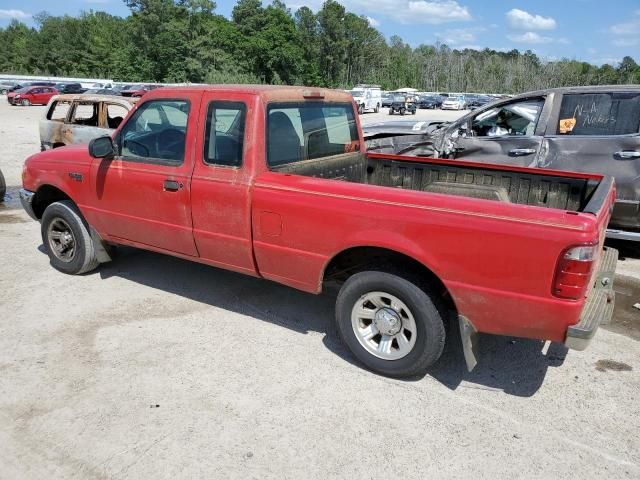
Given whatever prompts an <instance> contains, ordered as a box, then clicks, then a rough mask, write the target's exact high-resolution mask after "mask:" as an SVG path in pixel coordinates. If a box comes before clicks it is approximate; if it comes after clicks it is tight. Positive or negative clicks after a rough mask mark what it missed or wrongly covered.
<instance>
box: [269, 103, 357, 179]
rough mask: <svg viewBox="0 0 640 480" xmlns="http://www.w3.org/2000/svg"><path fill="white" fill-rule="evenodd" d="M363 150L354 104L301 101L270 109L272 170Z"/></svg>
mask: <svg viewBox="0 0 640 480" xmlns="http://www.w3.org/2000/svg"><path fill="white" fill-rule="evenodd" d="M359 150H360V142H359V137H358V129H357V126H356V120H355V116H354V112H353V107H352V104H351V103H329V102H298V103H271V104H269V105H268V106H267V165H268V166H269V168H271V169H276V170H277V168H278V167H279V166H281V165H287V164H291V163H296V162H302V161H306V160H314V159H320V158H327V157H333V156H336V155H344V154H348V153H351V152H356V151H359Z"/></svg>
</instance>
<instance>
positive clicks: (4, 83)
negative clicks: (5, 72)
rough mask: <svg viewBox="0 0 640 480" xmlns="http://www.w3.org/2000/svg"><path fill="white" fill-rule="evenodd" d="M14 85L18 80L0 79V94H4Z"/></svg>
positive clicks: (11, 89)
mask: <svg viewBox="0 0 640 480" xmlns="http://www.w3.org/2000/svg"><path fill="white" fill-rule="evenodd" d="M16 85H18V82H14V81H12V80H1V81H0V95H6V94H7V93H9V92H11V91H13V89H14V88H15V86H16Z"/></svg>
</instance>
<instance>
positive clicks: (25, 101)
mask: <svg viewBox="0 0 640 480" xmlns="http://www.w3.org/2000/svg"><path fill="white" fill-rule="evenodd" d="M20 105H22V106H23V107H28V106H30V105H31V102H30V101H29V100H28V99H27V98H23V99H22V100H21V101H20Z"/></svg>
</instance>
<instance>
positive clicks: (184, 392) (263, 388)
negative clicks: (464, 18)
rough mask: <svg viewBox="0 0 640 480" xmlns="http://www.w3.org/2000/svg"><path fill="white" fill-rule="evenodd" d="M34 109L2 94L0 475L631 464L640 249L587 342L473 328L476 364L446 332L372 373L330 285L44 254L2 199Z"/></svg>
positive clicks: (638, 385) (452, 473)
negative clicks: (427, 367)
mask: <svg viewBox="0 0 640 480" xmlns="http://www.w3.org/2000/svg"><path fill="white" fill-rule="evenodd" d="M42 112H43V108H42V107H29V108H22V107H10V106H8V105H7V103H6V102H5V101H4V98H0V139H1V140H2V141H1V142H0V168H1V169H2V171H3V172H4V174H5V176H6V178H7V182H8V185H9V186H10V187H11V188H10V189H9V192H10V198H8V199H7V201H6V204H5V206H2V207H0V264H1V265H3V274H2V275H1V276H0V292H2V293H1V294H0V313H1V315H0V332H1V333H2V335H0V445H1V447H0V478H3V479H42V478H47V479H57V478H61V479H62V478H64V479H67V478H132V479H141V478H154V479H164V478H167V479H169V478H238V479H248V478H259V479H265V478H277V479H286V478H291V479H294V478H296V479H297V478H305V479H329V478H349V479H360V478H367V479H378V478H385V479H388V478H411V479H416V478H434V477H435V478H464V477H469V476H471V477H474V478H544V479H547V478H563V479H566V478H576V479H584V478H616V479H618V478H640V436H639V435H638V432H639V431H640V416H639V415H638V404H639V400H640V398H639V397H640V395H639V392H640V376H639V374H638V372H639V371H640V342H639V340H640V336H639V335H638V325H639V322H640V320H639V317H640V311H638V310H635V309H633V307H632V305H633V304H634V303H636V302H638V301H640V287H639V285H640V282H639V280H638V279H640V262H639V261H638V260H636V259H635V258H634V257H638V256H640V255H639V253H640V249H638V248H636V247H634V246H629V245H624V244H622V245H619V246H621V247H622V248H623V255H624V256H625V260H623V261H621V262H620V263H619V274H620V275H619V276H618V278H617V279H616V284H617V287H616V289H617V290H618V298H619V301H618V306H617V308H616V319H615V321H614V323H613V325H612V326H611V327H609V328H608V329H601V330H600V331H599V332H598V334H597V336H596V338H595V340H594V341H593V343H592V345H591V346H590V348H589V349H588V350H587V351H585V352H566V350H565V349H564V348H563V347H562V346H560V345H553V344H552V345H548V344H544V343H543V342H536V341H528V340H521V339H511V338H504V337H492V336H484V337H483V338H482V339H481V340H482V341H481V361H480V364H479V366H478V367H477V368H476V370H475V371H474V372H473V373H466V371H465V370H464V367H463V362H462V356H461V355H462V354H461V351H460V348H459V347H458V344H457V343H452V344H451V345H450V346H449V347H448V348H447V350H446V352H445V355H444V356H443V358H442V360H441V361H440V362H439V363H438V365H436V366H435V368H433V369H432V371H431V372H430V373H429V374H428V375H427V376H426V377H424V378H422V379H420V380H416V381H396V380H389V379H386V378H383V377H380V376H377V375H374V374H371V373H369V372H367V371H365V370H363V369H362V368H360V367H359V366H358V365H357V364H356V363H355V361H354V359H353V358H352V357H351V355H349V353H348V352H347V351H346V350H345V349H344V348H343V347H342V346H341V344H340V343H339V341H338V338H337V335H336V332H335V329H334V326H333V321H332V317H333V299H332V298H330V297H328V296H320V297H315V296H312V295H308V294H304V293H300V292H297V291H294V290H291V289H287V288H285V287H281V286H279V285H277V284H274V283H270V282H267V281H260V280H257V279H252V278H248V277H243V276H241V275H237V274H234V273H229V272H225V271H222V270H217V269H215V268H210V267H206V266H203V265H198V264H195V263H189V262H186V261H183V260H179V259H175V258H171V257H167V256H163V255H157V254H152V253H147V252H143V251H137V250H133V249H125V250H124V251H123V252H122V254H121V255H120V256H119V257H118V258H117V259H116V260H115V261H114V262H112V263H110V264H107V265H104V266H103V267H102V268H100V269H99V270H98V271H97V272H94V273H90V274H88V275H84V276H78V277H72V276H66V275H63V274H61V273H58V272H57V271H55V270H54V269H53V268H51V267H50V266H49V264H48V260H47V257H46V256H45V255H44V254H43V253H42V247H41V240H40V233H39V225H38V224H37V223H35V222H33V221H31V220H30V219H29V218H28V217H27V215H26V214H25V213H24V212H23V211H22V210H21V209H20V208H19V205H18V202H17V199H16V188H17V187H18V185H19V183H20V172H21V166H22V162H23V160H24V159H25V157H26V156H28V155H29V154H31V153H34V152H36V151H37V150H38V145H39V143H38V133H37V128H38V127H37V120H38V118H39V117H40V115H42ZM440 113H441V112H426V111H421V112H420V113H419V115H418V116H416V118H417V119H426V118H429V117H428V116H430V115H436V116H437V115H439V114H440ZM382 115H384V114H382ZM383 118H388V117H387V116H386V115H384V117H383ZM374 120H375V119H374V114H368V115H365V121H367V122H368V121H374ZM618 285H619V286H618Z"/></svg>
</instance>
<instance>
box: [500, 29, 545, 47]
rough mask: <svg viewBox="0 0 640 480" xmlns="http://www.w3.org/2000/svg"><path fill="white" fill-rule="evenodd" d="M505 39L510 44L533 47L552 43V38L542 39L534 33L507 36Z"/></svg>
mask: <svg viewBox="0 0 640 480" xmlns="http://www.w3.org/2000/svg"><path fill="white" fill-rule="evenodd" d="M507 38H508V39H509V40H511V41H512V42H518V43H530V44H533V45H536V44H540V43H550V42H553V38H551V37H543V36H542V35H539V34H537V33H536V32H525V33H523V34H521V35H507Z"/></svg>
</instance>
